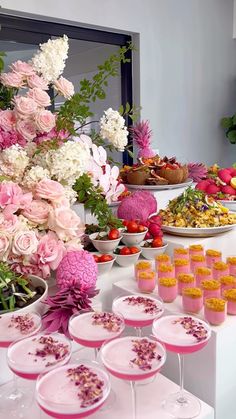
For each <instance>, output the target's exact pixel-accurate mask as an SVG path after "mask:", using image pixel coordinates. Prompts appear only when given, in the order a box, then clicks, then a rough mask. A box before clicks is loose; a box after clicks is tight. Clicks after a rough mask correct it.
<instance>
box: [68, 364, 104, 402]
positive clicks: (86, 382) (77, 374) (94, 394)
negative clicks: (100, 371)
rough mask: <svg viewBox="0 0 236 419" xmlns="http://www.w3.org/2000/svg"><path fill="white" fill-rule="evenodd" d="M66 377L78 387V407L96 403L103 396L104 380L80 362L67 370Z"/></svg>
mask: <svg viewBox="0 0 236 419" xmlns="http://www.w3.org/2000/svg"><path fill="white" fill-rule="evenodd" d="M67 373H68V375H67V376H68V377H70V380H71V381H73V382H74V384H75V385H76V386H77V387H78V397H79V398H80V400H81V404H80V407H82V408H83V407H88V406H92V405H93V404H95V403H97V402H98V401H99V400H101V399H102V397H103V387H104V381H102V380H101V379H100V378H99V377H98V375H97V374H96V373H95V372H93V371H92V370H91V369H89V368H88V367H86V366H85V365H83V364H81V365H79V366H78V367H76V368H70V369H68V370H67Z"/></svg>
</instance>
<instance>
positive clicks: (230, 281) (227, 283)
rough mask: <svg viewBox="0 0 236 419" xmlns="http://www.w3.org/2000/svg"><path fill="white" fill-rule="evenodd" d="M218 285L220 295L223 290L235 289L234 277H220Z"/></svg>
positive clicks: (235, 278) (235, 279) (235, 281)
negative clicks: (219, 285)
mask: <svg viewBox="0 0 236 419" xmlns="http://www.w3.org/2000/svg"><path fill="white" fill-rule="evenodd" d="M220 284H221V294H222V295H223V292H224V291H225V290H230V289H232V288H236V277H235V276H232V275H226V276H222V277H221V278H220Z"/></svg>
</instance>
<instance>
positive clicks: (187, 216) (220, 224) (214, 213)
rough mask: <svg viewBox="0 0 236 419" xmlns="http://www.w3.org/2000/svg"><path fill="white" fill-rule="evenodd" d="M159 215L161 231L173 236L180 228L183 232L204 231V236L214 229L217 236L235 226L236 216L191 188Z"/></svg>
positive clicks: (207, 196) (210, 198)
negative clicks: (190, 230) (188, 230)
mask: <svg viewBox="0 0 236 419" xmlns="http://www.w3.org/2000/svg"><path fill="white" fill-rule="evenodd" d="M159 215H160V216H161V218H162V224H163V230H164V231H168V232H172V233H173V234H175V233H176V234H178V229H180V228H181V229H182V231H183V232H184V231H185V230H187V229H192V230H193V231H194V230H195V231H196V230H199V229H205V231H204V233H206V234H207V233H209V231H207V230H209V229H216V230H215V232H216V234H217V233H220V232H223V231H226V230H228V229H230V228H232V227H233V226H234V225H236V214H232V213H230V212H229V209H228V208H225V207H224V206H223V205H221V203H219V202H217V201H215V200H214V198H212V197H211V196H209V195H206V194H205V193H204V192H203V191H200V190H196V189H195V190H194V189H192V188H188V189H186V190H185V191H184V192H183V194H181V195H180V196H179V197H177V198H175V199H173V200H172V201H170V202H169V205H168V207H167V208H166V210H161V211H160V212H159ZM225 229H226V230H225ZM171 230H173V231H171ZM179 231H180V230H179ZM211 231H212V232H213V230H211ZM198 233H199V231H198Z"/></svg>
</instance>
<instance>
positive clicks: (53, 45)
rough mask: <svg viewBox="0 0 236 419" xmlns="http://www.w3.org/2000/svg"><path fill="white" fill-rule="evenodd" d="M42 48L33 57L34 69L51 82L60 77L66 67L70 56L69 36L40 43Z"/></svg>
mask: <svg viewBox="0 0 236 419" xmlns="http://www.w3.org/2000/svg"><path fill="white" fill-rule="evenodd" d="M39 46H40V50H39V51H38V52H37V53H36V54H35V56H34V57H33V58H32V61H31V63H32V65H33V67H34V70H35V71H36V72H37V73H39V74H41V75H42V76H43V78H44V79H45V80H46V81H47V82H49V83H51V82H53V81H55V80H57V79H58V77H59V76H60V75H61V74H62V73H63V70H64V68H65V60H66V59H67V57H68V50H69V43H68V37H67V36H66V35H64V36H63V37H61V38H57V39H49V40H48V41H47V42H45V43H44V44H40V45H39Z"/></svg>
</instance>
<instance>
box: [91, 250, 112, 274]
mask: <svg viewBox="0 0 236 419" xmlns="http://www.w3.org/2000/svg"><path fill="white" fill-rule="evenodd" d="M93 257H94V260H95V262H96V263H97V267H98V275H102V274H105V273H107V272H109V271H110V270H111V268H112V266H113V263H114V262H115V260H116V255H109V254H106V253H105V254H99V253H94V254H93Z"/></svg>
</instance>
